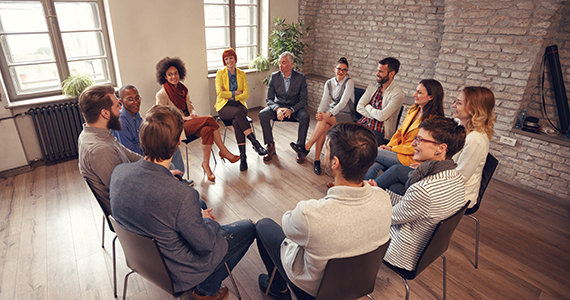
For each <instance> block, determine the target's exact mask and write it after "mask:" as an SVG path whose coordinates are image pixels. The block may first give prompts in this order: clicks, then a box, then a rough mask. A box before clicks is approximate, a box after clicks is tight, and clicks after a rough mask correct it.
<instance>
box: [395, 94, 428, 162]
mask: <svg viewBox="0 0 570 300" xmlns="http://www.w3.org/2000/svg"><path fill="white" fill-rule="evenodd" d="M419 111H420V108H419V107H418V106H417V105H414V106H412V107H410V109H409V110H408V113H407V114H406V118H405V119H404V122H403V123H402V126H400V128H398V130H396V132H395V133H394V135H393V136H392V138H391V139H390V142H389V143H388V146H390V147H392V151H394V152H396V153H397V154H398V160H399V161H400V163H401V164H402V165H405V166H410V165H411V164H413V163H416V161H415V160H414V159H413V156H414V147H412V142H413V141H414V139H415V138H416V136H417V135H418V131H420V129H419V128H418V126H420V124H421V123H422V120H421V118H417V119H416V120H415V121H414V122H413V123H412V120H413V119H414V117H415V116H416V115H417V114H418V112H419ZM410 123H412V124H411V125H410ZM408 126H409V127H408ZM406 129H407V130H406ZM404 130H406V131H404Z"/></svg>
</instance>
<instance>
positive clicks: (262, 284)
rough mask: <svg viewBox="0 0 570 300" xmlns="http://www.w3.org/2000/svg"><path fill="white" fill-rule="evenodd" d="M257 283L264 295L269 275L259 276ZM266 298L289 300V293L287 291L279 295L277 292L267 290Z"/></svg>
mask: <svg viewBox="0 0 570 300" xmlns="http://www.w3.org/2000/svg"><path fill="white" fill-rule="evenodd" d="M257 282H258V283H259V289H260V290H261V292H262V293H263V294H264V295H265V291H267V286H268V285H269V275H267V274H259V278H258V279H257ZM267 296H270V297H271V299H274V300H291V291H289V289H287V291H286V292H284V293H280V292H277V291H273V290H272V289H271V288H269V293H268V294H267Z"/></svg>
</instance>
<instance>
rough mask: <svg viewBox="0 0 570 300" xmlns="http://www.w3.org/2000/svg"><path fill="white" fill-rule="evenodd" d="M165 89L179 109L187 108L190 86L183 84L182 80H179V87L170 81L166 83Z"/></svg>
mask: <svg viewBox="0 0 570 300" xmlns="http://www.w3.org/2000/svg"><path fill="white" fill-rule="evenodd" d="M163 86H164V90H165V91H166V94H167V95H168V98H170V101H172V103H174V105H175V106H176V107H178V109H180V110H181V111H185V110H186V96H187V95H188V88H187V87H186V86H185V85H184V84H182V82H178V87H175V86H173V85H172V84H171V83H170V82H168V81H167V82H165V83H164V85H163Z"/></svg>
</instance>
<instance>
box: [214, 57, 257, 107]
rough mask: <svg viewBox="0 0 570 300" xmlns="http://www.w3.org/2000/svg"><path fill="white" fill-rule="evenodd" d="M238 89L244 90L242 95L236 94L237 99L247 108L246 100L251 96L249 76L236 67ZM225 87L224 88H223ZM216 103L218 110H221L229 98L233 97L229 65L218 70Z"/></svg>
mask: <svg viewBox="0 0 570 300" xmlns="http://www.w3.org/2000/svg"><path fill="white" fill-rule="evenodd" d="M236 75H237V84H238V89H237V90H238V91H242V92H243V93H242V94H241V95H237V96H235V100H236V101H239V102H240V103H241V104H243V106H244V107H245V108H247V104H245V100H246V99H247V98H249V87H248V86H247V77H246V76H245V72H244V71H242V70H240V69H239V68H236ZM222 87H223V90H222ZM216 95H217V98H216V104H215V105H214V107H215V108H216V111H220V109H222V108H223V107H224V106H226V104H227V103H228V99H229V98H232V92H231V91H230V80H229V76H228V67H224V68H223V69H220V70H218V72H216Z"/></svg>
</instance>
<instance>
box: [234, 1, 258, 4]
mask: <svg viewBox="0 0 570 300" xmlns="http://www.w3.org/2000/svg"><path fill="white" fill-rule="evenodd" d="M236 4H257V0H236Z"/></svg>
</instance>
